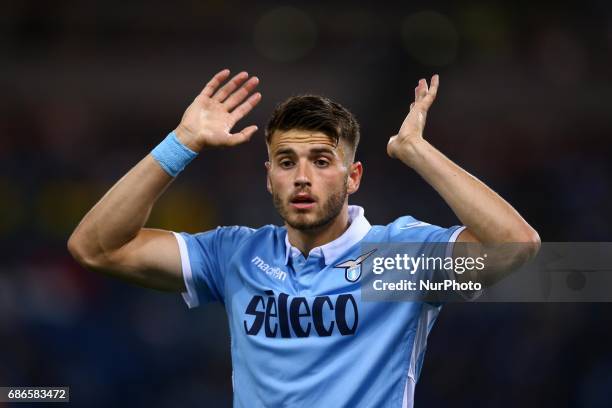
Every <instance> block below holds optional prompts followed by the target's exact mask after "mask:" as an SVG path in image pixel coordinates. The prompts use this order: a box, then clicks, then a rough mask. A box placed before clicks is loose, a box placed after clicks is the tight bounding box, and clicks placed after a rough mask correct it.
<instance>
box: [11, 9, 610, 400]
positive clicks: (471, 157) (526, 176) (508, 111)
mask: <svg viewBox="0 0 612 408" xmlns="http://www.w3.org/2000/svg"><path fill="white" fill-rule="evenodd" d="M560 4H561V3H551V4H544V3H538V4H533V3H532V2H508V3H501V2H485V1H482V2H471V3H463V4H459V3H456V2H447V3H435V4H434V3H431V2H401V3H392V2H388V3H385V2H376V3H369V4H368V3H356V2H335V3H324V2H320V1H308V2H307V1H294V2H290V3H284V4H281V3H277V2H271V1H258V2H243V3H239V2H225V1H221V0H216V1H179V2H167V1H149V2H121V1H105V2H93V1H79V2H77V1H58V2H37V1H4V2H3V3H2V6H1V9H2V10H1V11H0V21H1V24H0V27H1V28H0V30H1V33H2V34H1V36H0V50H1V55H2V57H1V64H0V73H1V76H0V91H1V95H2V98H0V112H1V113H0V134H1V138H0V245H1V246H0V248H1V254H2V260H3V262H2V263H1V264H0V345H1V346H2V347H1V349H0V385H3V386H9V385H11V386H16V385H22V386H25V385H30V386H52V385H67V386H70V387H71V392H72V395H71V398H72V403H73V405H76V406H91V407H93V406H96V407H97V406H100V407H106V406H111V405H125V406H162V407H171V406H172V407H174V406H182V407H191V406H228V405H230V404H231V364H230V354H229V339H228V333H227V322H226V318H225V315H224V312H223V310H222V308H221V307H220V306H219V305H209V306H206V307H202V308H199V309H197V310H194V311H187V309H186V307H185V306H184V304H183V303H182V300H181V299H180V296H179V295H168V294H163V293H157V292H154V291H148V290H145V289H139V288H136V287H133V286H129V285H126V284H123V283H121V282H117V281H114V280H112V279H110V278H105V277H101V276H98V275H96V274H93V273H91V272H87V271H84V270H83V269H81V268H80V267H79V266H78V265H77V264H76V263H75V262H74V261H72V259H71V258H70V256H69V254H68V253H67V251H66V241H67V238H68V236H69V234H70V232H71V231H72V229H73V228H74V227H75V226H76V224H77V223H78V221H79V220H80V218H81V217H82V216H83V215H84V214H85V212H86V211H87V210H88V209H89V208H90V207H91V206H92V205H93V204H94V203H95V202H96V201H97V200H98V199H99V198H100V196H101V195H102V194H103V193H104V192H105V191H106V190H107V189H108V188H109V187H110V186H111V185H112V184H113V183H114V182H115V181H116V180H117V179H118V178H119V177H120V176H121V175H122V174H124V173H125V172H126V171H127V170H128V169H129V168H130V167H131V166H133V165H134V164H135V163H136V162H137V161H138V160H140V159H141V158H142V157H143V156H144V155H146V154H147V153H148V152H149V151H150V150H151V149H152V148H153V147H154V146H155V145H156V144H157V143H158V142H159V141H161V140H162V139H163V137H165V135H166V134H167V133H168V132H169V131H170V130H172V129H174V128H175V127H176V125H177V124H178V122H179V120H180V117H181V115H182V113H183V111H184V109H185V108H186V107H187V105H188V104H189V103H190V102H191V100H192V99H193V97H194V96H195V95H196V94H197V93H198V92H199V91H200V89H201V88H202V87H203V85H204V84H205V83H206V82H207V81H208V79H209V78H210V77H211V76H212V75H213V74H214V73H215V72H217V71H219V70H221V69H222V68H225V67H228V68H230V69H231V70H232V71H233V72H238V71H239V70H241V69H245V70H247V71H248V72H249V73H252V74H256V75H258V76H259V77H260V79H261V85H260V91H261V92H262V93H263V101H262V102H261V104H260V105H259V106H258V107H257V108H256V109H255V110H254V111H253V112H252V114H251V115H250V116H249V117H248V120H246V121H245V122H244V123H240V124H239V125H238V126H239V127H240V128H241V127H243V126H246V125H248V124H251V123H255V124H257V125H259V127H260V129H261V128H263V127H264V125H265V123H266V120H267V118H268V115H269V114H270V112H271V110H272V108H273V107H274V105H275V104H277V103H279V102H280V101H282V100H283V99H285V98H286V97H288V96H290V95H293V94H299V93H305V92H308V93H318V94H323V95H326V96H328V97H331V98H332V99H335V100H337V101H338V102H340V103H342V104H343V105H345V106H346V107H348V108H349V109H350V110H352V111H353V112H354V113H355V115H356V116H357V118H358V120H359V121H360V123H361V125H362V142H361V145H360V148H359V151H358V159H359V160H361V161H362V162H363V163H364V167H365V173H364V178H363V182H362V186H361V190H360V191H359V192H358V193H357V194H355V195H354V196H352V197H351V203H353V204H359V205H362V206H363V207H365V209H366V216H367V217H368V219H369V220H370V222H371V223H372V224H386V223H389V222H391V221H392V220H394V219H395V218H397V217H399V216H400V215H406V214H410V215H413V216H415V217H416V218H418V219H422V220H426V221H429V222H432V223H435V224H439V225H443V226H450V225H454V224H456V223H458V221H457V220H456V218H455V217H454V215H453V214H452V212H451V211H450V209H449V208H448V207H447V206H446V204H445V203H444V202H443V201H442V200H441V199H440V198H439V197H438V196H437V195H436V193H435V192H434V191H433V190H432V189H431V188H430V187H429V186H427V185H426V184H425V183H424V182H423V181H422V180H421V179H420V178H419V177H418V176H417V175H416V174H414V173H413V172H412V171H411V170H410V169H408V168H406V167H405V166H403V165H402V164H401V163H400V162H398V161H394V160H391V159H390V158H388V157H387V155H386V151H385V148H386V143H387V140H388V137H389V136H391V135H393V134H395V133H396V132H397V130H398V129H399V126H400V124H401V122H402V120H403V119H404V116H405V114H406V113H407V109H408V107H409V105H410V103H411V102H412V100H413V98H414V93H413V90H414V87H415V86H416V83H417V81H418V79H419V78H422V77H427V78H429V77H430V76H431V75H432V74H433V73H439V74H440V76H441V86H440V90H439V93H438V100H437V101H436V103H435V104H434V106H433V108H432V110H431V112H430V114H429V117H428V125H427V129H426V138H427V139H428V140H429V141H430V142H431V143H432V144H433V145H434V146H437V147H438V148H439V149H440V150H442V151H443V152H444V153H445V154H447V155H448V156H449V157H450V158H451V159H453V160H455V161H456V162H457V163H459V164H460V165H461V166H463V167H464V168H465V169H467V170H468V171H470V172H471V173H473V174H475V175H476V176H478V177H479V178H481V179H482V180H483V181H485V182H486V183H487V184H488V185H490V186H491V187H492V188H493V189H495V190H496V191H497V192H499V193H500V194H501V195H502V196H503V197H505V198H506V199H507V200H508V201H509V202H510V203H512V204H513V205H514V206H515V208H516V209H517V210H518V211H519V212H520V213H521V214H522V215H523V216H524V217H525V218H526V219H527V220H528V221H529V222H530V223H531V225H533V226H534V227H535V228H536V229H537V230H538V232H539V233H540V236H541V237H542V240H543V241H547V242H550V241H609V240H610V225H612V216H611V215H610V209H611V208H612V205H611V204H612V197H611V191H610V170H611V164H610V160H609V159H610V157H611V154H610V153H611V150H612V149H611V146H612V143H611V141H610V136H611V131H612V115H611V114H610V108H611V104H610V102H609V100H608V98H609V95H610V91H611V88H612V86H611V85H612V81H611V80H610V72H611V69H612V61H611V51H612V6H610V3H609V2H605V1H603V0H602V1H595V2H588V1H585V2H580V3H575V4H564V5H563V6H561V5H560ZM265 157H266V151H265V145H264V142H263V134H262V132H261V131H260V132H259V133H258V134H256V136H255V137H254V139H253V140H252V141H251V142H250V143H248V144H246V145H242V146H240V147H237V148H234V149H228V150H223V151H215V152H205V153H203V154H201V155H200V157H199V158H198V159H197V160H196V161H195V162H194V163H192V164H191V165H190V166H189V168H188V169H187V170H186V171H185V172H184V173H183V174H182V175H181V176H180V177H179V178H178V179H177V181H176V182H175V183H174V184H173V186H172V187H171V188H170V190H169V191H168V192H167V193H166V194H165V195H164V196H163V197H162V199H161V200H160V201H159V203H158V205H157V206H156V208H155V210H154V213H153V215H152V217H151V219H150V222H149V225H150V226H156V227H161V228H167V229H172V230H175V231H189V232H196V231H202V230H207V229H210V228H213V227H215V226H217V225H233V224H240V225H249V226H253V227H257V226H261V225H264V224H267V223H280V219H279V217H278V216H277V215H276V213H275V211H274V208H273V206H272V205H271V200H270V197H269V195H268V193H267V192H266V190H265V184H264V183H265V173H264V166H263V162H264V160H265ZM611 313H612V307H611V306H610V305H608V304H603V303H600V304H596V303H591V304H589V303H581V304H545V303H537V304H535V303H533V304H450V305H447V306H445V309H444V311H443V313H442V314H441V315H440V318H439V320H438V323H437V325H436V326H435V327H434V329H433V332H432V334H431V336H430V340H429V347H428V352H427V356H426V359H425V363H424V367H423V371H422V375H421V378H420V381H419V385H418V387H417V392H416V406H417V407H419V406H427V407H463V406H465V407H468V406H469V407H516V406H520V407H604V406H606V407H608V406H611V404H612V403H611V402H610V396H611V394H612V391H611V390H612V352H611V350H610V344H612V325H611V323H612V318H611ZM321 386H324V384H322V385H321ZM0 405H2V404H0Z"/></svg>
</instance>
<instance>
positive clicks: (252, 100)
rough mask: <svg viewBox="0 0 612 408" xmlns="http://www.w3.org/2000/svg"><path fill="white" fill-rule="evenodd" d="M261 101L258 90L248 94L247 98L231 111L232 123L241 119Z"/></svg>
mask: <svg viewBox="0 0 612 408" xmlns="http://www.w3.org/2000/svg"><path fill="white" fill-rule="evenodd" d="M259 101H261V94H260V93H259V92H256V93H254V94H253V95H251V96H249V99H247V100H246V101H244V102H243V103H241V104H240V105H239V106H238V107H237V108H236V109H234V111H233V112H232V118H233V120H234V123H236V122H238V121H239V120H240V119H242V118H243V117H244V116H245V115H246V114H247V113H249V112H250V111H251V109H253V108H254V107H255V105H257V104H258V103H259Z"/></svg>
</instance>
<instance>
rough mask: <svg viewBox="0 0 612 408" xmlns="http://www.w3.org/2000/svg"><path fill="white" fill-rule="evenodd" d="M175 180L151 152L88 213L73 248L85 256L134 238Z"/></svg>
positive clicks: (100, 254)
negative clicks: (158, 200) (156, 203)
mask: <svg viewBox="0 0 612 408" xmlns="http://www.w3.org/2000/svg"><path fill="white" fill-rule="evenodd" d="M172 180H173V178H172V177H171V176H170V175H168V174H167V173H166V172H165V171H164V170H163V169H162V168H161V167H160V165H159V164H158V163H157V161H155V159H154V158H153V157H152V156H151V155H150V154H149V155H147V156H146V157H145V158H144V159H143V160H141V161H140V162H139V163H138V164H137V165H136V166H134V167H133V168H132V169H131V170H130V171H129V172H128V173H127V174H126V175H125V176H123V177H122V178H121V179H120V180H119V181H118V182H117V183H116V184H115V185H114V186H113V187H112V188H111V189H110V190H109V191H108V192H107V193H106V194H105V195H104V197H102V199H100V201H99V202H98V203H97V204H96V205H95V206H94V207H93V208H92V209H91V210H90V211H89V212H88V213H87V214H86V215H85V217H84V218H83V220H82V221H81V222H80V224H79V225H78V226H77V228H76V229H75V231H74V232H73V234H72V236H71V238H70V241H69V247H71V248H72V249H73V251H72V252H73V253H74V252H78V253H79V254H80V255H81V257H94V256H104V254H108V253H110V252H112V251H115V250H118V249H119V248H121V247H122V246H124V245H125V244H127V243H128V242H130V241H131V240H132V239H134V238H135V237H136V236H137V234H138V233H139V232H140V230H141V229H142V227H143V226H144V225H145V223H146V222H147V219H148V218H149V214H150V213H151V210H152V208H153V205H154V204H155V202H156V200H157V198H158V197H159V196H160V195H161V194H162V193H163V191H164V190H165V189H166V188H167V187H168V185H169V184H170V183H171V182H172Z"/></svg>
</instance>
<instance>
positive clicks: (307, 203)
mask: <svg viewBox="0 0 612 408" xmlns="http://www.w3.org/2000/svg"><path fill="white" fill-rule="evenodd" d="M315 202H316V200H315V199H314V198H313V197H312V196H310V195H308V194H298V195H296V196H294V197H293V198H292V199H291V201H290V203H291V206H292V207H294V208H297V209H300V210H304V209H308V208H312V207H314V205H315Z"/></svg>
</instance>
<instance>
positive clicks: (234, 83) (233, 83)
mask: <svg viewBox="0 0 612 408" xmlns="http://www.w3.org/2000/svg"><path fill="white" fill-rule="evenodd" d="M248 77H249V74H248V73H247V72H244V71H242V72H241V73H239V74H237V75H235V76H234V77H233V78H232V79H231V80H230V81H229V82H228V83H226V84H225V85H223V86H222V87H221V89H219V90H218V91H217V92H216V93H215V94H214V95H213V97H212V98H213V99H214V100H215V101H218V102H223V101H224V100H225V99H226V98H227V97H228V96H229V95H231V93H232V92H234V91H235V90H236V89H237V88H238V87H239V86H240V85H242V83H243V82H244V81H246V79H247V78H248Z"/></svg>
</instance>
